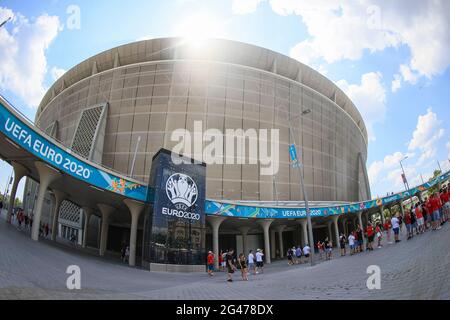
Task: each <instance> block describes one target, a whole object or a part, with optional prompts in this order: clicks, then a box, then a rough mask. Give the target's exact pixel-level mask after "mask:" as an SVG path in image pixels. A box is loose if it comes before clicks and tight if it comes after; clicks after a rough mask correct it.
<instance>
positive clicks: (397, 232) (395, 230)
mask: <svg viewBox="0 0 450 320" xmlns="http://www.w3.org/2000/svg"><path fill="white" fill-rule="evenodd" d="M392 231H394V234H395V235H397V236H398V234H399V233H400V228H393V229H392Z"/></svg>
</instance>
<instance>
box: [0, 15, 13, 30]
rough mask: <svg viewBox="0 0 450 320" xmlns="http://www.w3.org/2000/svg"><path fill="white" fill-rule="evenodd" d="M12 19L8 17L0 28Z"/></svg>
mask: <svg viewBox="0 0 450 320" xmlns="http://www.w3.org/2000/svg"><path fill="white" fill-rule="evenodd" d="M11 19H12V17H9V18H8V19H6V20H5V21H3V22H2V23H1V24H0V28H1V27H3V26H4V25H5V24H6V23H7V22H8V21H9V20H11Z"/></svg>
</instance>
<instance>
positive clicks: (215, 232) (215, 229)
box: [208, 216, 226, 269]
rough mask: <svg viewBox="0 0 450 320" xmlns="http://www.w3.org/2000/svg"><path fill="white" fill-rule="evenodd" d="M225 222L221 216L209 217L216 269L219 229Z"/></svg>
mask: <svg viewBox="0 0 450 320" xmlns="http://www.w3.org/2000/svg"><path fill="white" fill-rule="evenodd" d="M225 220H226V217H222V216H209V217H208V222H209V224H210V225H211V229H212V240H213V252H214V266H215V268H216V269H217V268H218V267H219V253H220V252H219V227H220V225H221V224H222V222H224V221H225Z"/></svg>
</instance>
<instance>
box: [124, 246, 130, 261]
mask: <svg viewBox="0 0 450 320" xmlns="http://www.w3.org/2000/svg"><path fill="white" fill-rule="evenodd" d="M128 261H130V247H129V246H127V247H126V248H125V262H126V263H128Z"/></svg>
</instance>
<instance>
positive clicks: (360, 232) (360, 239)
mask: <svg viewBox="0 0 450 320" xmlns="http://www.w3.org/2000/svg"><path fill="white" fill-rule="evenodd" d="M356 235H357V236H356V238H357V239H358V252H362V251H363V244H364V239H363V230H362V226H360V225H358V229H357V230H356Z"/></svg>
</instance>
